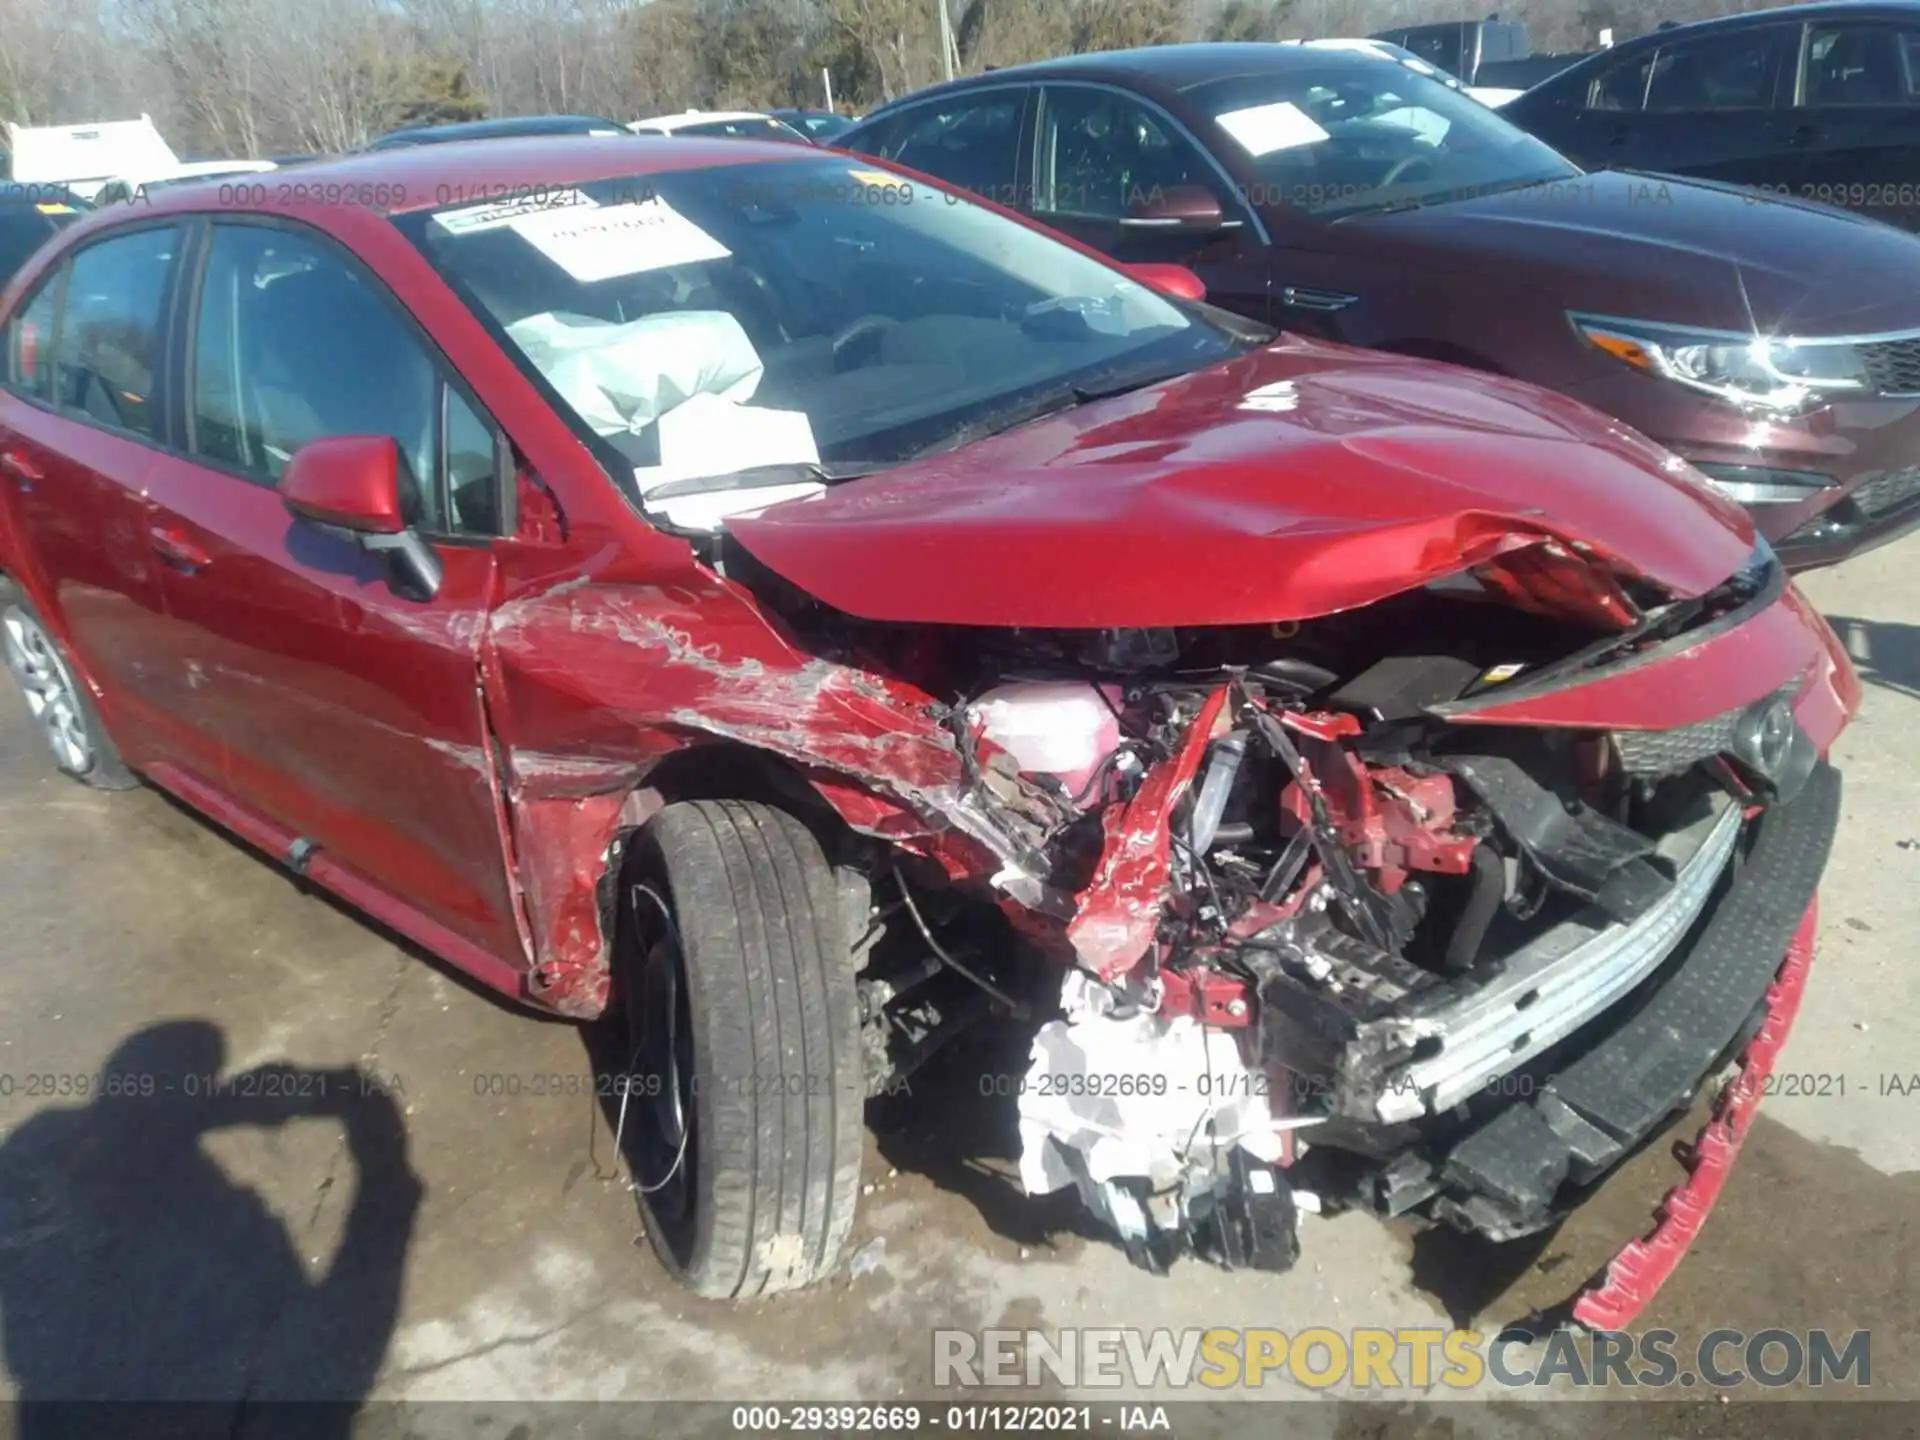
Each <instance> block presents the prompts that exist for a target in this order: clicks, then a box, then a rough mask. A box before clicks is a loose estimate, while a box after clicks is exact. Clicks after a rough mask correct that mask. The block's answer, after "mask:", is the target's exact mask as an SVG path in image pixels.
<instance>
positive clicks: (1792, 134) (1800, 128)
mask: <svg viewBox="0 0 1920 1440" xmlns="http://www.w3.org/2000/svg"><path fill="white" fill-rule="evenodd" d="M1819 138H1820V130H1819V127H1818V126H1815V125H1796V126H1794V127H1793V129H1791V130H1789V131H1788V132H1787V136H1786V139H1785V140H1784V141H1783V142H1782V143H1784V144H1787V145H1794V146H1799V145H1810V144H1812V143H1813V142H1814V141H1815V140H1817V139H1819Z"/></svg>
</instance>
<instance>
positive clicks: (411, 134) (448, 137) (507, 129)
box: [367, 115, 627, 150]
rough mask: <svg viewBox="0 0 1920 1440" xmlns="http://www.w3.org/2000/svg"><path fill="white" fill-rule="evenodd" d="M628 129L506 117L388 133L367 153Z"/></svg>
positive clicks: (598, 120) (585, 120) (581, 120)
mask: <svg viewBox="0 0 1920 1440" xmlns="http://www.w3.org/2000/svg"><path fill="white" fill-rule="evenodd" d="M626 133H627V127H626V126H624V125H622V124H621V123H620V122H619V121H618V120H609V119H607V118H606V117H605V116H602V115H507V116H502V117H501V118H500V119H497V120H462V121H457V122H456V123H454V124H451V125H415V126H412V127H410V128H409V129H406V130H390V131H388V132H387V133H386V134H385V135H382V136H381V137H380V138H379V139H377V140H373V141H370V142H368V144H367V149H369V150H393V149H397V148H399V147H401V146H404V145H441V144H446V143H448V142H451V141H454V140H510V139H514V138H524V137H526V136H529V135H624V134H626Z"/></svg>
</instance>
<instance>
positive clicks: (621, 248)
mask: <svg viewBox="0 0 1920 1440" xmlns="http://www.w3.org/2000/svg"><path fill="white" fill-rule="evenodd" d="M512 224H513V228H514V230H515V231H516V232H518V233H519V234H521V235H523V236H525V237H526V239H527V241H528V243H530V244H531V245H532V246H533V247H534V249H536V250H538V251H539V252H540V253H541V254H542V255H545V256H546V257H547V258H548V259H549V260H551V261H553V262H554V264H556V265H558V266H559V267H560V268H561V269H562V270H565V271H566V272H567V273H568V274H569V275H571V276H572V277H573V278H574V279H576V280H578V281H580V282H581V283H582V284H587V285H591V284H592V283H593V282H594V281H596V280H611V279H613V278H614V277H615V276H616V275H638V274H641V273H642V272H644V271H648V270H665V269H667V268H668V267H670V266H674V265H693V264H697V263H699V262H700V261H703V260H724V259H726V258H727V257H728V256H729V255H731V254H732V253H733V252H732V251H731V250H729V249H727V247H726V246H724V245H722V244H721V243H720V242H719V241H718V240H716V239H714V238H713V237H712V236H711V235H709V234H707V232H706V231H704V230H702V229H701V228H700V227H699V226H698V225H696V224H694V223H693V222H692V221H691V220H689V219H687V217H686V216H684V215H682V214H681V213H680V212H679V211H678V210H675V209H674V208H673V207H672V206H671V205H669V204H667V202H666V201H665V200H662V199H661V198H660V197H659V196H657V195H652V196H648V197H647V198H646V199H644V200H634V201H629V202H628V203H626V204H624V205H601V206H597V207H595V208H594V209H592V210H549V211H545V212H543V213H540V214H537V215H528V216H525V217H524V218H522V219H519V220H515V221H513V222H512Z"/></svg>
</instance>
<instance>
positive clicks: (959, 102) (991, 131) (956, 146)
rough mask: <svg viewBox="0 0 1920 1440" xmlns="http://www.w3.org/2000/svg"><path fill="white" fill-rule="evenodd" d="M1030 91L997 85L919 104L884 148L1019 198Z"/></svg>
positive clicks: (884, 153) (993, 196)
mask: <svg viewBox="0 0 1920 1440" xmlns="http://www.w3.org/2000/svg"><path fill="white" fill-rule="evenodd" d="M1025 103H1026V99H1025V95H1024V92H1022V91H1019V90H995V91H991V92H989V93H987V94H984V95H979V96H956V97H955V98H954V99H952V100H950V101H948V102H946V103H945V104H940V103H935V104H931V105H920V106H916V107H915V108H913V109H912V110H909V111H908V112H907V113H906V114H904V115H902V116H901V117H900V118H899V119H898V120H896V121H895V122H894V125H893V128H892V129H891V131H890V132H889V133H888V134H887V136H886V138H885V139H884V140H883V141H882V142H881V145H880V149H879V154H880V156H881V157H882V158H883V159H887V160H894V161H897V162H898V163H900V164H902V165H905V166H907V167H909V168H910V169H914V170H921V171H924V172H926V173H927V174H929V175H933V176H936V177H937V178H939V179H941V180H945V181H947V182H948V183H950V184H953V185H958V186H959V187H960V188H962V189H964V190H971V191H973V192H974V193H975V194H976V195H984V196H985V197H986V198H987V199H989V200H994V201H998V202H999V203H1000V204H1002V205H1010V204H1013V203H1014V201H1015V199H1016V198H1017V197H1016V196H1015V193H1014V189H1015V185H1016V183H1017V181H1018V179H1019V167H1020V112H1021V110H1022V108H1023V107H1024V105H1025Z"/></svg>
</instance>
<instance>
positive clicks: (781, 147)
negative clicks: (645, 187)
mask: <svg viewBox="0 0 1920 1440" xmlns="http://www.w3.org/2000/svg"><path fill="white" fill-rule="evenodd" d="M827 153H828V152H825V151H819V150H814V149H812V148H807V149H802V148H801V147H799V146H796V145H793V144H790V143H788V142H786V141H781V140H742V139H721V138H710V137H706V136H678V135H631V134H623V135H620V136H617V137H607V136H599V135H540V136H527V137H525V138H521V139H507V140H479V141H473V142H460V143H455V144H451V145H399V146H395V147H394V148H393V149H391V150H365V151H361V152H360V153H359V154H356V155H345V156H341V157H340V158H338V159H334V160H319V161H315V162H314V163H313V164H311V165H302V166H301V167H300V179H299V181H298V183H297V184H295V183H292V182H289V184H288V185H287V186H286V187H284V188H285V189H286V190H287V191H288V192H290V193H289V198H287V199H285V200H279V199H276V198H275V197H276V196H278V195H279V193H280V191H279V189H278V188H275V189H269V190H268V191H267V195H268V201H267V202H266V203H254V204H248V203H245V201H244V198H243V199H242V201H241V203H238V204H234V203H231V202H220V203H219V207H218V208H222V209H243V210H244V209H253V210H271V211H286V212H289V213H294V212H300V211H323V210H343V209H355V210H363V209H371V210H374V211H378V212H380V213H383V214H400V213H403V212H406V211H412V210H433V209H438V208H439V207H441V206H443V205H449V204H459V203H461V202H462V201H466V202H468V203H475V204H477V203H482V202H485V201H488V200H499V199H513V198H520V197H527V196H539V195H542V194H552V193H553V192H554V191H556V190H558V189H563V188H565V187H566V186H569V185H582V184H590V183H592V182H593V181H596V180H616V179H619V178H621V177H623V176H630V175H665V174H671V173H672V172H674V171H676V170H702V169H708V168H710V167H714V166H720V165H741V164H749V163H753V162H756V161H775V160H788V161H791V160H795V159H801V158H805V157H809V156H818V157H820V158H825V157H826V155H827ZM242 188H244V187H242ZM220 193H221V191H220V187H219V186H217V185H216V186H205V185H178V186H170V187H168V188H167V189H165V190H159V191H156V192H154V193H153V195H152V197H151V198H150V200H149V201H148V202H147V203H145V204H142V205H141V206H139V207H138V211H139V214H140V215H141V216H142V217H146V216H151V215H160V214H168V213H172V212H175V211H179V212H191V211H195V210H205V209H208V208H209V197H210V196H219V195H220ZM119 208H120V207H109V208H108V211H105V212H101V213H111V212H112V211H115V210H118V209H119ZM90 228H91V227H90Z"/></svg>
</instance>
